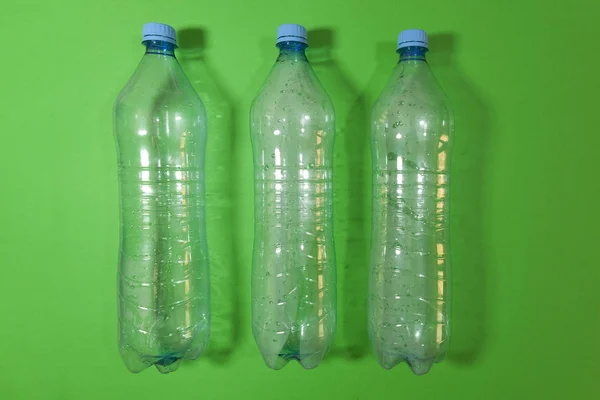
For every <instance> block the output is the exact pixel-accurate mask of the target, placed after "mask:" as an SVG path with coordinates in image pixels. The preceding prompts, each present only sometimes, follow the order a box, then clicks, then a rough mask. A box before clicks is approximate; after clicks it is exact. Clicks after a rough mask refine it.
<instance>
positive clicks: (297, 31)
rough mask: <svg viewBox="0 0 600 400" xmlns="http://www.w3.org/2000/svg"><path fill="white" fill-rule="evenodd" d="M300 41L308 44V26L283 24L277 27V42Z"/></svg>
mask: <svg viewBox="0 0 600 400" xmlns="http://www.w3.org/2000/svg"><path fill="white" fill-rule="evenodd" d="M282 42H300V43H304V44H308V41H307V39H306V28H305V27H303V26H302V25H296V24H283V25H280V26H279V27H278V28H277V43H282Z"/></svg>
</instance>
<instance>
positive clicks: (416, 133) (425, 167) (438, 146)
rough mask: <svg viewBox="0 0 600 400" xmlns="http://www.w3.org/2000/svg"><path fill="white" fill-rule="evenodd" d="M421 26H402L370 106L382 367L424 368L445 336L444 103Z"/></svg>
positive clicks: (376, 337)
mask: <svg viewBox="0 0 600 400" xmlns="http://www.w3.org/2000/svg"><path fill="white" fill-rule="evenodd" d="M426 52H427V35H426V33H425V32H423V31H421V30H408V31H403V32H401V33H400V36H399V38H398V53H399V54H400V62H399V63H398V65H397V66H396V70H395V71H394V73H393V75H392V78H391V80H390V81H389V83H388V84H387V86H386V88H385V89H384V90H383V93H382V94H381V96H380V97H379V99H378V100H377V102H376V104H375V106H374V108H373V114H372V119H371V123H372V136H371V146H372V155H373V222H372V243H371V260H370V274H369V275H370V278H369V280H370V283H369V285H370V295H369V334H370V338H371V343H372V346H373V349H374V351H375V354H376V357H377V360H378V362H379V364H381V366H383V367H384V368H387V369H389V368H392V367H394V366H395V365H396V364H398V363H399V362H401V361H406V362H407V363H408V364H409V365H410V367H411V368H412V370H413V372H414V373H416V374H424V373H427V372H428V371H429V369H430V368H431V366H432V364H433V363H434V362H438V361H441V360H442V359H443V358H444V355H445V351H446V349H447V346H448V339H449V323H450V315H449V312H450V304H449V289H450V287H449V275H448V274H449V263H448V261H449V260H448V167H449V160H450V144H451V141H452V133H453V117H452V112H451V109H450V106H449V104H448V102H447V100H446V97H445V96H444V94H443V92H442V91H441V89H440V87H439V85H438V83H437V81H436V80H435V78H434V76H433V74H432V72H431V69H430V68H429V65H428V64H427V61H426V59H425V53H426Z"/></svg>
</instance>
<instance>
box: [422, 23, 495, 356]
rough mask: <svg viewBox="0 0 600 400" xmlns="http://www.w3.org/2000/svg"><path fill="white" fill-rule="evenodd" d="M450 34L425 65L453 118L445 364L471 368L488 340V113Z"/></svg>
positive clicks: (435, 42) (436, 42)
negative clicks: (459, 61) (459, 60)
mask: <svg viewBox="0 0 600 400" xmlns="http://www.w3.org/2000/svg"><path fill="white" fill-rule="evenodd" d="M455 46H456V37H455V36H454V35H453V34H451V33H440V34H433V35H431V36H430V37H429V48H430V50H431V51H430V52H429V53H428V56H427V57H428V60H429V64H430V65H431V68H432V70H433V73H434V74H435V76H436V78H437V80H438V82H439V83H440V85H441V87H442V88H443V90H444V92H445V93H446V95H447V96H448V98H449V100H450V103H451V104H452V107H453V108H454V114H455V124H454V126H455V128H454V145H453V149H452V156H451V165H450V177H451V183H450V254H451V265H452V270H451V276H452V292H451V301H452V312H451V313H452V314H451V318H452V319H451V339H450V348H449V351H448V359H449V360H450V361H451V362H455V363H457V364H465V365H469V364H473V363H474V362H475V361H476V360H477V359H478V358H479V357H480V356H481V354H482V352H483V350H484V345H485V342H486V340H487V339H488V335H489V331H488V329H487V321H489V315H488V311H487V308H486V306H487V304H486V300H487V289H488V282H489V277H488V276H487V275H488V269H487V264H486V252H485V241H486V238H485V229H484V223H485V214H484V212H485V210H484V205H485V204H484V202H485V198H484V192H483V190H484V187H485V167H486V159H487V157H486V151H487V143H488V137H489V127H490V121H489V119H490V113H489V110H488V108H487V106H486V104H485V101H484V99H482V97H481V95H480V94H479V93H478V91H477V89H476V87H475V85H474V84H472V83H471V82H469V80H468V78H467V77H466V76H465V75H464V74H462V73H461V71H460V69H459V67H458V66H457V64H456V62H455V60H454V57H453V54H454V53H455Z"/></svg>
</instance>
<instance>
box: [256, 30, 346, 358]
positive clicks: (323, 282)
mask: <svg viewBox="0 0 600 400" xmlns="http://www.w3.org/2000/svg"><path fill="white" fill-rule="evenodd" d="M277 47H278V48H279V50H280V53H279V57H278V58H277V62H276V63H275V66H274V67H273V69H272V71H271V73H270V75H269V77H268V78H267V80H266V82H265V84H264V86H263V88H262V89H261V91H260V93H259V95H258V97H257V98H256V99H255V101H254V103H253V105H252V111H251V131H252V143H253V146H254V164H255V184H256V186H255V191H256V192H255V238H254V259H253V271H252V331H253V334H254V338H255V339H256V342H257V344H258V347H259V348H260V351H261V353H262V355H263V358H264V360H265V362H266V364H267V365H268V366H269V367H270V368H273V369H279V368H282V367H283V366H284V365H285V364H287V362H288V361H289V360H291V359H296V360H298V361H299V362H300V364H302V366H304V368H307V369H308V368H314V367H316V366H317V365H318V364H319V362H320V361H321V359H322V358H323V357H324V355H325V354H326V353H327V351H328V349H329V347H330V345H331V343H332V341H333V337H334V333H335V326H336V275H335V274H336V272H335V252H334V244H333V224H332V208H333V199H332V197H333V196H332V154H333V140H334V132H335V125H334V113H333V106H332V103H331V101H330V100H329V97H328V96H327V94H326V93H325V90H324V89H323V87H322V86H321V84H320V83H319V81H318V79H317V77H316V76H315V74H314V72H313V70H312V68H311V66H310V64H309V63H308V61H307V59H306V56H305V52H304V50H305V48H306V47H307V40H306V30H305V29H304V27H302V26H299V25H282V26H280V27H279V29H278V30H277Z"/></svg>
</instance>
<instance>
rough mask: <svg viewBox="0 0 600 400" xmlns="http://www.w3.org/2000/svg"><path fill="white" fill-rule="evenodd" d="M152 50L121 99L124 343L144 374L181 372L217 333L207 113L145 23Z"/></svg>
mask: <svg viewBox="0 0 600 400" xmlns="http://www.w3.org/2000/svg"><path fill="white" fill-rule="evenodd" d="M143 43H144V45H145V46H146V54H145V55H144V57H143V58H142V61H141V62H140V64H139V65H138V67H137V69H136V71H135V72H134V74H133V76H132V77H131V79H130V80H129V82H128V83H127V85H126V86H125V88H124V89H123V91H122V92H121V94H120V95H119V97H118V99H117V101H116V104H115V110H114V112H115V115H114V123H115V135H116V141H117V148H118V160H119V180H120V196H121V245H120V255H119V285H118V293H119V348H120V351H121V356H122V358H123V360H124V362H125V365H126V366H127V368H129V370H131V371H132V372H139V371H141V370H143V369H144V368H146V367H148V366H150V365H152V364H154V365H156V367H157V368H158V370H159V371H160V372H163V373H167V372H171V371H174V370H175V369H177V367H178V366H179V363H180V361H181V359H182V358H186V359H194V358H197V357H198V356H199V355H200V354H201V353H202V352H203V351H204V349H205V348H206V346H207V343H208V337H209V333H210V310H209V271H208V252H207V244H206V235H205V221H204V220H205V218H204V153H205V145H206V116H205V110H204V106H203V105H202V101H201V100H200V98H199V97H198V95H197V94H196V92H195V91H194V89H192V86H191V85H190V83H189V82H188V80H187V78H186V77H185V75H184V73H183V71H182V69H181V67H180V66H179V63H178V62H177V59H176V58H175V55H174V51H175V47H176V41H175V30H174V29H173V28H171V27H170V26H168V25H163V24H158V23H149V24H146V25H144V29H143Z"/></svg>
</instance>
